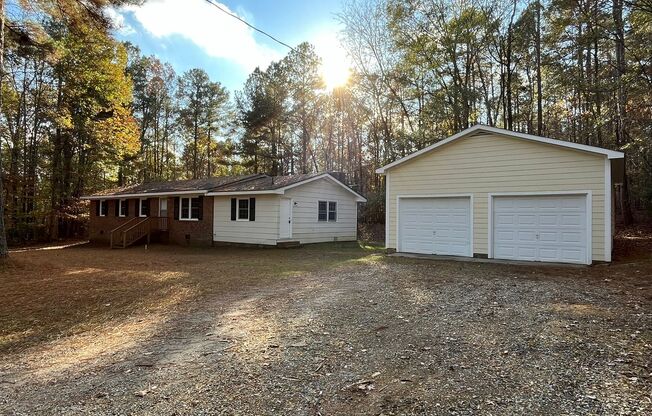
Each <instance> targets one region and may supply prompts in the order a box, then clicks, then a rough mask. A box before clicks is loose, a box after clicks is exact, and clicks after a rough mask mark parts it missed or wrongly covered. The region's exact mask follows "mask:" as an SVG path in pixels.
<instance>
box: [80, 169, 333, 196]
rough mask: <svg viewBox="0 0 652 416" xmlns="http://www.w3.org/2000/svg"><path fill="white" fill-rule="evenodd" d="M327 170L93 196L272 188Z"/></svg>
mask: <svg viewBox="0 0 652 416" xmlns="http://www.w3.org/2000/svg"><path fill="white" fill-rule="evenodd" d="M320 175H323V173H307V174H302V175H287V176H269V175H262V174H253V175H236V176H218V177H214V178H206V179H188V180H183V181H167V182H147V183H142V184H138V185H130V186H125V187H122V188H114V189H108V190H105V191H100V192H97V193H95V194H93V195H92V196H94V197H98V196H120V195H134V194H139V195H144V196H146V195H147V194H157V193H172V192H188V191H209V192H251V191H272V190H275V189H280V188H283V187H286V186H289V185H293V184H296V183H299V182H303V181H306V180H308V179H311V178H314V177H316V176H320Z"/></svg>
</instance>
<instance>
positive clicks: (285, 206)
mask: <svg viewBox="0 0 652 416" xmlns="http://www.w3.org/2000/svg"><path fill="white" fill-rule="evenodd" d="M278 234H279V238H281V239H284V238H292V200H291V199H288V198H281V209H280V215H279V231H278Z"/></svg>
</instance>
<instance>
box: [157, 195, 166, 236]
mask: <svg viewBox="0 0 652 416" xmlns="http://www.w3.org/2000/svg"><path fill="white" fill-rule="evenodd" d="M158 216H159V217H161V218H160V219H159V220H158V221H159V228H160V229H161V231H167V229H168V220H167V218H168V199H167V197H163V198H159V200H158Z"/></svg>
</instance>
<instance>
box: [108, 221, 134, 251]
mask: <svg viewBox="0 0 652 416" xmlns="http://www.w3.org/2000/svg"><path fill="white" fill-rule="evenodd" d="M137 219H138V217H134V218H132V219H130V220H129V221H127V222H124V223H122V224H120V225H118V226H117V227H115V228H114V229H112V230H111V234H110V236H109V239H110V244H111V245H110V247H113V234H114V233H115V232H117V231H120V229H121V228H123V227H126V226H127V225H129V224H130V223H132V222H134V221H136V220H137Z"/></svg>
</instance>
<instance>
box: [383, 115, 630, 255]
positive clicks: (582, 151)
mask: <svg viewBox="0 0 652 416" xmlns="http://www.w3.org/2000/svg"><path fill="white" fill-rule="evenodd" d="M376 172H377V173H379V174H381V175H385V180H386V186H387V188H386V204H387V205H386V206H387V210H386V240H385V245H386V246H387V248H388V249H393V250H396V251H398V252H406V253H423V254H439V255H453V256H467V257H472V256H476V257H488V258H494V259H508V260H527V261H542V262H564V263H580V264H591V263H592V262H594V261H603V262H608V261H611V252H612V235H613V230H614V217H613V216H614V214H613V213H614V209H613V206H614V197H613V192H612V191H613V189H614V184H615V182H618V181H622V179H621V178H622V176H623V153H621V152H615V151H612V150H607V149H602V148H599V147H593V146H587V145H582V144H576V143H570V142H566V141H561V140H553V139H549V138H545V137H538V136H533V135H530V134H523V133H516V132H512V131H508V130H503V129H498V128H494V127H488V126H483V125H477V126H474V127H471V128H469V129H467V130H464V131H462V132H460V133H458V134H455V135H454V136H451V137H449V138H447V139H445V140H442V141H440V142H437V143H435V144H433V145H431V146H428V147H426V148H424V149H422V150H420V151H417V152H415V153H412V154H410V155H408V156H406V157H404V158H402V159H399V160H397V161H395V162H393V163H390V164H388V165H386V166H383V167H382V168H380V169H378V170H377V171H376Z"/></svg>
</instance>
